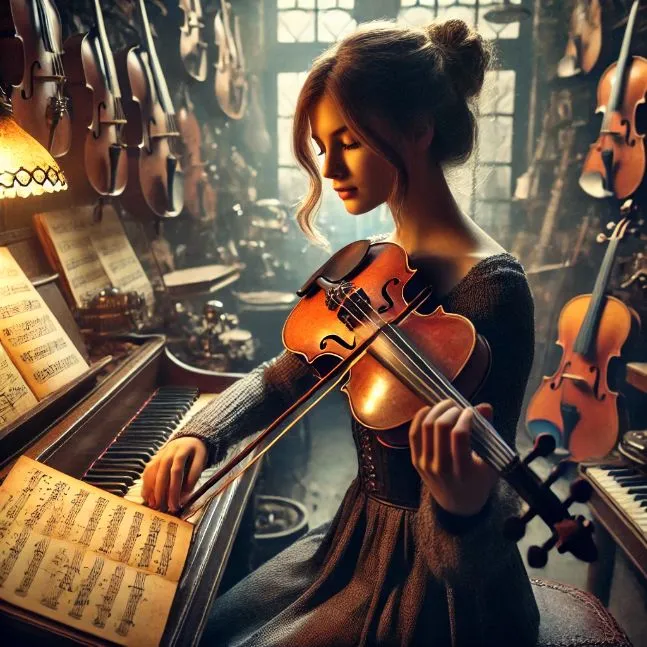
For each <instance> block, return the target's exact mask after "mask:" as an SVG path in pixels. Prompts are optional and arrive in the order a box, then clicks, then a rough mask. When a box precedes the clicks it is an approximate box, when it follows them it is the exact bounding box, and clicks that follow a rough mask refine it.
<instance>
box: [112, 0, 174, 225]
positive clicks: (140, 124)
mask: <svg viewBox="0 0 647 647" xmlns="http://www.w3.org/2000/svg"><path fill="white" fill-rule="evenodd" d="M137 9H138V14H139V21H140V23H141V26H142V28H143V32H144V42H143V44H142V45H141V46H140V45H137V46H134V47H129V48H126V49H123V50H121V51H119V52H118V53H117V54H116V55H115V63H116V67H117V74H118V77H119V85H120V87H121V89H122V92H123V107H124V112H125V114H126V120H127V122H128V123H127V124H126V127H125V131H124V134H125V137H126V144H127V147H128V148H127V151H128V184H127V185H126V190H125V191H124V193H123V195H122V197H121V200H122V202H123V204H124V206H125V207H126V209H127V210H128V211H130V212H131V213H133V214H134V215H137V216H138V217H141V218H144V219H153V220H154V219H155V218H156V217H161V218H166V217H174V216H177V215H179V213H180V212H181V211H182V206H183V203H184V192H183V184H184V178H183V177H182V176H183V174H182V169H181V166H180V163H179V149H180V143H179V139H180V132H179V130H178V128H177V123H176V119H175V110H174V108H173V102H172V100H171V95H170V93H169V90H168V86H167V84H166V79H165V78H164V74H163V72H162V66H161V65H160V62H159V58H158V57H157V51H156V49H155V42H154V40H153V34H152V31H151V26H150V22H149V20H148V14H147V13H146V6H145V3H144V0H137Z"/></svg>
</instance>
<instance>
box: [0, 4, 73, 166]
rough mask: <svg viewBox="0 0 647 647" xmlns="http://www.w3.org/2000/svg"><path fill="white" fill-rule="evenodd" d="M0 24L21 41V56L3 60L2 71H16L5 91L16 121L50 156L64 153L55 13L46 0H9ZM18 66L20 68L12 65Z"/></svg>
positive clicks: (0, 9)
mask: <svg viewBox="0 0 647 647" xmlns="http://www.w3.org/2000/svg"><path fill="white" fill-rule="evenodd" d="M0 28H1V29H2V32H3V33H5V34H10V35H14V36H15V37H17V38H18V39H20V40H21V41H22V49H23V56H22V57H17V58H16V59H14V61H6V62H5V61H3V71H5V68H6V69H7V71H8V73H9V75H10V76H12V77H13V76H21V78H22V81H21V82H20V84H19V85H18V86H17V87H16V88H15V90H14V91H13V92H12V95H11V102H12V105H13V114H14V118H15V119H16V121H17V122H18V123H19V124H20V125H21V126H22V127H23V128H24V129H25V130H26V131H27V132H28V133H29V134H30V135H32V137H34V138H35V139H37V140H38V141H39V142H40V143H41V144H42V145H43V146H45V147H47V149H48V150H49V152H50V153H51V154H52V156H53V157H61V156H63V155H65V154H66V153H67V152H68V150H69V148H70V143H71V134H72V129H71V123H70V114H69V110H68V100H67V97H66V96H65V95H64V94H63V86H64V84H65V71H64V68H63V46H62V40H61V19H60V16H59V14H58V11H57V9H56V6H55V5H54V3H53V2H52V0H9V1H8V2H3V3H2V5H1V6H0ZM17 66H23V69H22V71H21V74H19V71H18V70H17V69H14V70H11V68H12V67H17Z"/></svg>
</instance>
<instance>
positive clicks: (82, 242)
mask: <svg viewBox="0 0 647 647" xmlns="http://www.w3.org/2000/svg"><path fill="white" fill-rule="evenodd" d="M92 212H93V207H92V206H86V207H79V208H76V209H67V210H65V211H51V212H49V213H41V214H38V216H37V218H38V219H39V220H40V221H41V223H42V224H43V225H44V227H45V228H46V230H47V233H48V236H49V239H50V241H51V243H52V245H53V246H54V251H55V252H56V255H57V256H58V259H59V262H60V265H61V266H62V270H63V274H64V275H65V280H66V282H67V284H68V285H69V288H70V291H71V292H72V296H73V297H74V302H75V304H76V306H77V307H79V308H80V307H82V306H83V305H84V302H86V301H88V300H90V299H91V298H92V297H94V296H95V295H96V294H97V293H98V292H99V291H100V290H102V289H103V288H107V287H110V278H109V277H108V274H106V272H105V269H104V267H103V265H102V264H101V260H100V259H99V256H98V255H97V252H96V250H95V248H94V246H93V244H92V240H91V238H90V227H91V225H92V218H93V216H92ZM44 246H46V245H44Z"/></svg>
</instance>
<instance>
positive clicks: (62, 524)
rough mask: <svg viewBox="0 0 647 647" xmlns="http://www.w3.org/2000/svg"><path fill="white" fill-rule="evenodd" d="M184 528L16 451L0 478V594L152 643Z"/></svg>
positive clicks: (176, 572)
mask: <svg viewBox="0 0 647 647" xmlns="http://www.w3.org/2000/svg"><path fill="white" fill-rule="evenodd" d="M191 533H192V526H191V525H190V524H188V523H186V522H185V521H182V520H180V519H177V518H176V517H172V516H170V515H167V514H163V513H159V512H157V511H155V510H151V509H149V508H145V507H144V506H140V505H137V504H134V503H131V502H129V501H125V500H124V499H121V498H120V497H117V496H114V495H112V494H108V493H106V492H104V491H103V490H100V489H98V488H95V487H92V486H91V485H88V484H86V483H83V482H81V481H78V480H77V479H74V478H72V477H69V476H67V475H66V474H63V473H61V472H58V471H57V470H54V469H52V468H49V467H47V466H45V465H43V464H41V463H37V462H36V461H33V460H31V459H29V458H27V457H25V456H22V457H21V458H20V459H18V461H17V462H16V464H15V465H14V467H13V469H12V470H11V472H10V473H9V475H8V476H7V478H6V479H5V482H4V483H3V485H2V486H1V487H0V598H2V599H4V600H6V601H7V602H10V603H12V604H15V605H17V606H19V607H21V608H24V609H28V610H30V611H32V612H35V613H38V614H41V615H44V616H46V617H48V618H52V619H53V620H56V621H58V622H62V623H64V624H66V625H68V626H71V627H74V628H76V629H79V630H81V631H86V632H88V633H91V634H93V635H96V636H100V637H101V638H103V639H107V640H112V641H114V642H116V643H119V644H122V645H136V646H137V647H140V646H141V647H148V646H149V645H157V644H158V643H159V641H160V638H161V636H162V633H163V631H164V626H165V624H166V619H167V617H168V613H169V610H170V608H171V604H172V601H173V597H174V595H175V590H176V589H177V583H178V580H179V578H180V575H181V572H182V569H183V567H184V562H185V560H186V556H187V553H188V549H189V544H190V541H191Z"/></svg>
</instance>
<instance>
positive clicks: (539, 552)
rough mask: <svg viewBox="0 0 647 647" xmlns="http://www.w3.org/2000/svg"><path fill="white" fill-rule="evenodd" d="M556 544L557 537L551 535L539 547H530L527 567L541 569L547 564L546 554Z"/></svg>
mask: <svg viewBox="0 0 647 647" xmlns="http://www.w3.org/2000/svg"><path fill="white" fill-rule="evenodd" d="M556 543H557V536H556V535H553V536H552V537H551V538H550V539H547V540H546V541H545V542H544V543H543V544H542V545H541V546H531V547H530V548H529V549H528V553H527V555H528V565H529V566H531V567H532V568H543V567H544V566H546V563H547V562H548V552H549V551H550V549H551V548H552V547H553V546H554V545H555V544H556Z"/></svg>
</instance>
